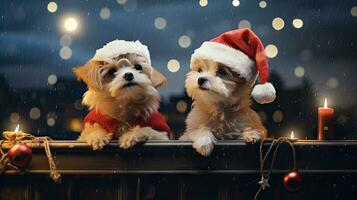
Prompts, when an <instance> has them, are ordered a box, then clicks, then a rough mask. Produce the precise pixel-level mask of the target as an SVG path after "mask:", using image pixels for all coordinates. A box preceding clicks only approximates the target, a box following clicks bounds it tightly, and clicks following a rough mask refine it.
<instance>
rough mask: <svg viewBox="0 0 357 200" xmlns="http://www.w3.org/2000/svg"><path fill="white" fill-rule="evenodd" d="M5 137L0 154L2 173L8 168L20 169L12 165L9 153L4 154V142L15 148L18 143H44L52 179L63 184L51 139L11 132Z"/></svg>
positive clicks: (5, 133) (0, 146)
mask: <svg viewBox="0 0 357 200" xmlns="http://www.w3.org/2000/svg"><path fill="white" fill-rule="evenodd" d="M3 136H4V138H5V140H0V154H1V159H0V173H3V172H4V171H5V170H6V169H7V168H12V169H15V170H17V171H19V168H17V167H16V166H14V165H12V164H11V162H10V160H9V158H8V157H7V153H4V151H3V149H2V144H3V142H4V141H8V142H10V143H11V144H12V146H14V145H15V144H17V143H25V144H27V143H38V144H41V143H43V145H44V148H45V152H46V156H47V160H48V165H49V168H50V177H51V178H52V179H53V180H54V181H55V182H61V174H59V173H58V171H57V167H56V163H55V162H54V159H53V156H52V153H51V149H50V143H49V141H50V140H52V139H51V138H50V137H46V136H45V137H35V136H33V135H31V134H28V133H23V132H18V133H14V132H10V131H6V132H4V133H3Z"/></svg>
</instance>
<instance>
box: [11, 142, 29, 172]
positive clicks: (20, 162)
mask: <svg viewBox="0 0 357 200" xmlns="http://www.w3.org/2000/svg"><path fill="white" fill-rule="evenodd" d="M7 156H8V158H9V160H10V162H11V164H13V165H15V166H16V167H20V168H22V167H26V166H28V165H29V163H30V161H31V159H32V151H31V148H30V147H28V146H27V145H26V144H15V145H14V146H13V147H11V149H10V150H9V151H8V152H7Z"/></svg>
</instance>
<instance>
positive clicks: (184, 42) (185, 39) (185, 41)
mask: <svg viewBox="0 0 357 200" xmlns="http://www.w3.org/2000/svg"><path fill="white" fill-rule="evenodd" d="M178 44H179V45H180V47H182V48H187V47H189V46H190V45H191V38H190V37H189V36H187V35H182V36H181V37H180V38H179V40H178Z"/></svg>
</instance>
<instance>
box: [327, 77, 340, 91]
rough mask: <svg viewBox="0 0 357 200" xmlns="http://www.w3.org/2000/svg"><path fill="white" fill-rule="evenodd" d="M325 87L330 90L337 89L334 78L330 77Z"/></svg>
mask: <svg viewBox="0 0 357 200" xmlns="http://www.w3.org/2000/svg"><path fill="white" fill-rule="evenodd" d="M326 85H327V87H329V88H331V89H336V88H337V87H338V80H337V78H335V77H331V78H329V79H328V80H327V82H326Z"/></svg>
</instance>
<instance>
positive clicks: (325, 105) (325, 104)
mask: <svg viewBox="0 0 357 200" xmlns="http://www.w3.org/2000/svg"><path fill="white" fill-rule="evenodd" d="M324 108H327V98H325V102H324Z"/></svg>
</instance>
